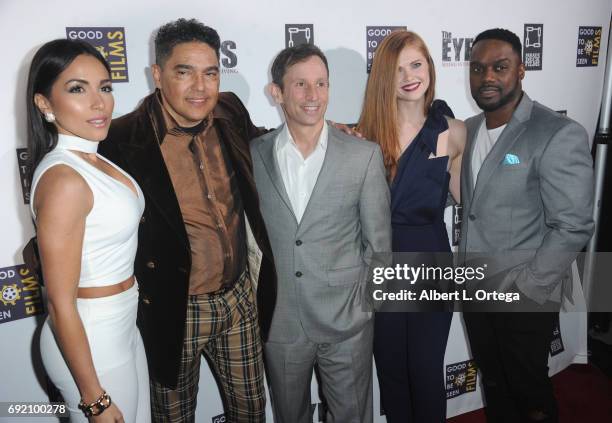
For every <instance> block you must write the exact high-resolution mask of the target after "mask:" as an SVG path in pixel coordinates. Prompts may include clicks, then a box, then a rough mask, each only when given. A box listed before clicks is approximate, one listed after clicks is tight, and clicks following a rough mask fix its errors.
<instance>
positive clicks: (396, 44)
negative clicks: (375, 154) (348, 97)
mask: <svg viewBox="0 0 612 423" xmlns="http://www.w3.org/2000/svg"><path fill="white" fill-rule="evenodd" d="M405 47H414V48H416V49H417V50H419V51H420V52H421V53H422V54H423V56H425V59H426V60H427V64H428V65H429V87H427V90H426V91H425V107H424V110H423V113H424V114H425V115H427V113H428V112H429V107H430V106H431V103H432V102H433V99H434V95H435V86H436V72H435V68H434V63H433V60H432V58H431V55H430V54H429V50H428V49H427V46H426V45H425V42H424V41H423V39H422V38H421V37H419V36H418V35H417V34H416V33H414V32H412V31H406V30H400V31H393V32H392V33H391V34H389V35H388V36H387V37H386V38H385V39H384V40H383V41H382V43H381V44H380V45H379V46H378V48H377V49H376V55H375V56H374V62H373V63H372V69H371V71H370V77H369V78H368V84H367V86H366V92H365V97H364V100H363V108H362V109H361V116H360V117H359V123H358V125H357V127H358V130H359V132H361V134H362V135H363V136H364V137H365V138H367V139H369V140H372V141H375V142H377V143H378V144H379V145H380V148H381V150H382V153H383V159H384V163H385V167H386V168H387V173H388V176H389V180H391V179H393V177H394V176H395V171H396V169H397V161H398V158H399V155H400V144H399V136H398V128H399V124H398V117H397V96H396V92H395V90H396V87H395V81H396V74H397V66H398V58H399V55H400V53H401V52H402V50H403V49H404V48H405Z"/></svg>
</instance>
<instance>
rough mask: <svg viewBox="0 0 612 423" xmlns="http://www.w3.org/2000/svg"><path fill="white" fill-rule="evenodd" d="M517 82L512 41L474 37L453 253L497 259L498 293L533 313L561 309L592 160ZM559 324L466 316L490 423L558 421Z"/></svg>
mask: <svg viewBox="0 0 612 423" xmlns="http://www.w3.org/2000/svg"><path fill="white" fill-rule="evenodd" d="M524 75H525V67H524V65H523V63H522V60H521V42H520V40H519V38H518V37H517V36H516V35H515V34H514V33H512V32H510V31H508V30H503V29H492V30H487V31H484V32H483V33H481V34H479V35H478V36H477V37H476V38H475V39H474V43H473V45H472V53H471V59H470V87H471V92H472V97H473V98H474V100H475V101H476V103H477V104H478V106H479V107H480V108H481V109H482V110H483V111H484V113H481V114H479V115H477V116H474V117H472V118H470V119H468V120H467V121H466V127H467V144H466V149H465V152H466V153H465V155H464V157H463V163H462V170H461V199H462V201H463V224H462V230H461V241H460V245H459V250H460V253H476V252H478V253H485V254H490V255H491V256H494V255H497V256H499V255H500V253H503V254H504V257H505V259H504V260H506V261H507V263H506V265H507V269H506V272H505V273H504V275H505V276H504V277H503V278H502V285H503V286H505V287H506V289H509V290H510V291H517V292H519V293H520V295H521V296H522V297H523V299H522V305H525V303H530V304H531V306H532V307H531V309H532V310H536V308H537V306H538V305H541V304H546V305H550V304H551V303H558V302H560V300H561V289H560V288H561V287H562V286H563V285H565V286H567V285H569V282H570V281H571V273H570V266H571V263H572V261H573V260H574V259H575V257H576V252H579V251H580V250H581V249H582V248H583V247H584V245H585V244H586V242H587V241H588V239H589V237H590V236H591V234H592V230H593V222H592V218H591V216H592V206H593V200H592V195H593V194H592V189H593V188H592V185H593V183H592V162H591V155H590V152H589V143H588V138H587V134H586V131H585V130H584V128H582V126H580V125H579V124H578V123H576V122H574V121H572V120H570V119H568V118H566V117H564V116H561V115H560V114H558V113H556V112H554V111H553V110H550V109H548V108H547V107H545V106H543V105H541V104H539V103H537V102H535V101H532V100H531V99H530V98H529V97H528V96H527V94H525V93H524V92H523V90H522V88H521V80H522V79H523V77H524ZM519 252H520V256H521V257H522V258H523V259H522V261H519V262H517V257H518V256H519ZM508 287H509V288H508ZM557 310H558V308H557ZM557 316H558V312H556V313H555V312H531V313H496V312H491V313H464V319H465V323H466V327H467V331H468V335H469V339H470V345H471V349H472V353H473V355H474V358H475V360H476V363H477V364H478V366H479V368H480V370H481V372H482V377H483V387H484V394H485V399H486V403H487V408H486V415H487V420H488V421H489V422H512V423H516V422H556V421H557V419H558V418H557V407H556V401H555V398H554V395H553V390H552V385H551V383H550V379H549V378H548V354H549V350H550V342H551V339H552V332H553V327H554V325H555V322H556V320H557Z"/></svg>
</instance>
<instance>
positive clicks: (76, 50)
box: [26, 39, 110, 183]
mask: <svg viewBox="0 0 612 423" xmlns="http://www.w3.org/2000/svg"><path fill="white" fill-rule="evenodd" d="M82 54H86V55H88V56H92V57H94V58H96V59H98V60H99V61H100V63H102V64H103V65H104V67H105V68H106V70H107V71H108V73H109V74H110V66H109V65H108V63H107V62H106V60H105V59H104V56H102V54H101V53H100V52H99V51H98V50H96V48H95V47H93V46H92V45H90V44H87V43H86V42H84V41H78V40H66V39H59V40H53V41H49V42H48V43H46V44H44V45H43V46H42V47H41V48H39V49H38V51H37V52H36V54H35V55H34V58H33V59H32V63H31V64H30V71H29V73H28V91H27V94H26V96H27V97H26V109H27V115H28V156H29V158H28V163H27V170H28V180H29V182H30V183H31V182H32V176H33V174H34V170H35V169H36V166H38V163H40V161H41V160H42V158H43V157H44V155H45V154H47V153H48V152H49V151H51V150H53V149H54V148H55V146H56V144H57V128H56V127H55V125H54V124H53V123H51V122H47V121H46V120H45V119H44V118H43V116H42V113H41V112H40V110H39V109H38V107H36V104H35V103H34V95H35V94H42V95H43V96H45V97H46V98H49V95H50V94H51V87H53V84H54V83H55V81H56V80H57V78H58V77H59V75H60V74H61V73H62V72H63V71H64V69H66V68H67V67H68V66H70V64H71V63H72V61H73V60H74V59H76V58H77V57H78V56H80V55H82Z"/></svg>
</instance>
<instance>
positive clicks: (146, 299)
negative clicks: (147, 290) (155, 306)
mask: <svg viewBox="0 0 612 423" xmlns="http://www.w3.org/2000/svg"><path fill="white" fill-rule="evenodd" d="M142 302H143V304H146V305H150V304H151V300H150V299H149V298H147V297H142Z"/></svg>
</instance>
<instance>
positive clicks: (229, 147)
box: [100, 19, 276, 422]
mask: <svg viewBox="0 0 612 423" xmlns="http://www.w3.org/2000/svg"><path fill="white" fill-rule="evenodd" d="M219 45H220V40H219V36H218V34H217V32H216V31H215V30H214V29H212V28H209V27H206V26H204V25H203V24H201V23H200V22H198V21H196V20H194V19H192V20H185V19H179V20H177V21H174V22H170V23H168V24H166V25H164V26H162V27H161V28H160V29H159V31H158V33H157V36H156V38H155V55H156V64H154V65H153V66H152V71H153V77H154V80H155V84H156V87H157V89H156V91H155V92H154V93H152V94H151V95H149V96H147V97H145V98H144V100H143V101H142V103H141V104H140V105H139V106H138V108H137V109H136V110H135V111H133V112H131V113H129V114H128V115H126V116H123V117H121V118H119V119H116V120H114V121H113V124H112V125H111V130H110V132H109V136H108V138H107V140H105V141H104V142H103V143H101V145H100V152H101V153H102V154H104V155H105V156H107V157H108V158H110V159H111V160H113V161H114V162H115V163H117V164H119V165H120V166H121V167H122V168H123V169H125V170H126V171H127V172H129V173H130V174H131V175H132V176H133V177H134V178H135V179H136V181H137V182H138V183H139V184H140V187H141V188H142V191H143V192H144V195H145V200H146V209H145V212H144V215H143V217H142V220H141V226H140V230H139V245H138V253H137V256H136V264H135V274H136V278H137V279H138V283H139V291H140V303H139V310H138V326H139V328H140V331H141V333H142V337H143V339H144V343H145V348H146V353H147V359H148V363H149V373H150V379H151V381H150V382H151V395H152V398H151V400H152V413H153V419H154V421H164V422H166V421H173V422H174V421H193V420H194V415H195V406H196V396H197V387H198V379H199V372H200V359H201V356H202V354H203V353H204V354H206V355H207V356H208V357H209V358H210V362H211V363H212V364H211V365H212V370H213V372H214V373H215V374H216V376H217V380H218V381H219V384H220V390H221V392H222V397H223V400H224V406H225V413H226V419H227V421H230V422H262V421H264V420H265V402H266V398H265V391H264V383H263V380H264V370H263V361H262V348H261V341H262V338H263V339H265V338H266V337H267V333H268V329H269V327H270V321H271V317H272V312H273V310H274V304H275V299H276V275H275V271H274V264H273V258H272V252H271V250H270V243H269V240H268V236H267V234H266V230H265V226H264V222H263V220H262V216H261V214H260V209H259V200H258V196H257V192H256V190H255V184H254V180H253V170H252V163H251V156H250V153H249V146H248V142H249V140H250V139H252V138H255V137H257V136H258V135H260V134H261V132H262V131H260V130H259V129H258V128H256V127H255V126H254V125H253V123H252V122H251V120H250V118H249V114H248V112H247V110H246V109H245V108H244V106H243V104H242V103H241V102H240V100H239V99H238V97H236V96H235V95H234V94H232V93H219V76H220V70H219ZM245 217H246V218H245ZM251 235H252V236H251ZM249 238H251V239H253V238H254V240H255V241H256V243H257V245H258V247H259V250H260V251H261V266H260V267H259V272H258V274H259V282H257V281H255V280H252V279H253V278H251V277H250V274H252V273H257V269H253V268H252V267H251V268H249V267H248V265H247V261H248V259H247V257H248V246H247V240H248V239H249ZM255 288H257V289H255ZM255 292H256V294H255Z"/></svg>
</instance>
